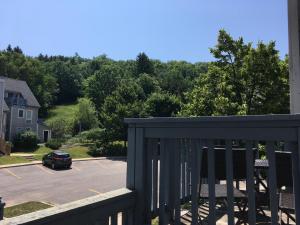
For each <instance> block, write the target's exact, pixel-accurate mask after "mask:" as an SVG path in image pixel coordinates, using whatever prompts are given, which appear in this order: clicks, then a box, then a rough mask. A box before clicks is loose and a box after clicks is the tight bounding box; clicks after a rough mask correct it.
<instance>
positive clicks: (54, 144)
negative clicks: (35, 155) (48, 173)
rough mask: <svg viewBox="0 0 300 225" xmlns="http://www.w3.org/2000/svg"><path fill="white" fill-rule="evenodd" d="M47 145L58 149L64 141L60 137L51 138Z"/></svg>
mask: <svg viewBox="0 0 300 225" xmlns="http://www.w3.org/2000/svg"><path fill="white" fill-rule="evenodd" d="M45 145H46V147H48V148H51V149H53V150H57V149H59V148H60V147H61V145H62V142H61V140H59V139H50V140H49V141H47V143H46V144H45Z"/></svg>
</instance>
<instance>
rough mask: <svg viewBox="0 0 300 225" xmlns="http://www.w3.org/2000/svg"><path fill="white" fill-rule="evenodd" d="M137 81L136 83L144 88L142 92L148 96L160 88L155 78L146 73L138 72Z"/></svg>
mask: <svg viewBox="0 0 300 225" xmlns="http://www.w3.org/2000/svg"><path fill="white" fill-rule="evenodd" d="M137 81H138V84H139V85H140V86H141V87H142V89H143V90H144V93H145V95H146V96H149V95H151V94H152V93H153V92H159V91H160V90H161V88H160V87H159V83H158V81H157V80H156V78H154V77H152V76H150V75H148V74H146V73H143V74H140V76H139V78H138V80H137Z"/></svg>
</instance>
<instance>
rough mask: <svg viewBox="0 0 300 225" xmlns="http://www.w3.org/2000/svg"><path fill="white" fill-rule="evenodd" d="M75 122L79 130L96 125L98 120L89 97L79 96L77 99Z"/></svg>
mask: <svg viewBox="0 0 300 225" xmlns="http://www.w3.org/2000/svg"><path fill="white" fill-rule="evenodd" d="M75 124H76V127H77V130H78V131H79V132H81V131H85V130H90V129H92V128H96V127H98V125H99V122H98V118H97V113H96V109H95V106H94V105H93V103H92V102H91V101H90V100H89V99H86V98H81V99H79V100H78V110H77V112H76V113H75Z"/></svg>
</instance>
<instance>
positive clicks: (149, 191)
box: [145, 138, 156, 224]
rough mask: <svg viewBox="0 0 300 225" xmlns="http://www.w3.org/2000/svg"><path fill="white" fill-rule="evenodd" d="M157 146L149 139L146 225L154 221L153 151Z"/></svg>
mask: <svg viewBox="0 0 300 225" xmlns="http://www.w3.org/2000/svg"><path fill="white" fill-rule="evenodd" d="M155 145H156V140H155V139H152V138H150V139H148V140H147V149H146V151H147V153H146V155H147V161H146V164H147V176H146V179H147V181H146V182H147V184H146V203H145V205H146V221H145V222H146V224H151V219H152V212H151V208H152V196H153V194H152V193H153V189H152V184H153V182H152V158H153V151H154V149H155V147H156V146H155Z"/></svg>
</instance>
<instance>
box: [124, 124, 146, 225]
mask: <svg viewBox="0 0 300 225" xmlns="http://www.w3.org/2000/svg"><path fill="white" fill-rule="evenodd" d="M127 154H128V156H127V188H129V189H131V190H135V191H136V194H137V198H136V206H135V208H134V210H133V225H144V224H146V208H145V207H146V205H145V202H146V169H147V161H146V149H145V139H144V129H143V128H136V127H132V126H131V127H129V128H128V153H127Z"/></svg>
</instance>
